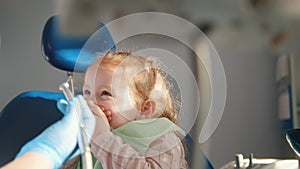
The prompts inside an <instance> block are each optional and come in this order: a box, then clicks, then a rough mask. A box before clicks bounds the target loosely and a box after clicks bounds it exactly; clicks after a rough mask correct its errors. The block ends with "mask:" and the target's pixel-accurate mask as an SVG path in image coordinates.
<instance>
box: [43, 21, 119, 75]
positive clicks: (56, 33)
mask: <svg viewBox="0 0 300 169" xmlns="http://www.w3.org/2000/svg"><path fill="white" fill-rule="evenodd" d="M59 19H60V18H59V15H55V16H52V17H50V18H49V19H48V20H47V22H46V24H45V27H44V30H43V34H42V51H43V54H44V57H45V59H46V60H47V61H48V62H49V63H50V64H51V65H53V66H54V67H56V68H58V69H61V70H64V71H68V72H85V70H86V68H87V67H88V66H89V65H90V64H91V63H92V62H94V61H95V59H96V58H95V51H83V50H82V48H83V47H84V45H85V43H86V42H87V40H88V39H89V38H90V37H91V35H92V34H91V35H67V34H63V33H62V32H61V31H60V25H59ZM99 31H100V32H99ZM114 49H115V45H114V42H113V39H112V37H111V35H110V33H109V30H108V29H107V28H106V27H105V25H104V24H103V23H101V22H99V25H98V31H97V52H105V51H108V50H114ZM79 54H80V58H79Z"/></svg>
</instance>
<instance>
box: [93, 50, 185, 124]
mask: <svg viewBox="0 0 300 169" xmlns="http://www.w3.org/2000/svg"><path fill="white" fill-rule="evenodd" d="M98 62H99V63H98V64H100V65H101V66H105V67H107V68H111V67H118V68H120V67H121V68H122V70H123V71H124V73H125V75H130V74H131V75H133V78H131V79H130V82H129V89H130V94H131V96H132V97H133V102H134V104H135V106H136V108H137V109H138V110H139V111H140V110H141V109H142V104H143V103H144V102H145V101H146V100H151V101H154V102H155V104H156V108H155V109H156V110H155V112H154V113H155V114H156V115H157V116H158V117H166V118H168V119H169V120H171V121H172V122H174V123H175V122H176V121H177V110H178V109H177V107H178V106H179V104H178V102H177V101H176V100H175V99H174V98H172V96H171V93H170V90H169V88H170V86H169V82H168V81H167V80H166V77H165V76H164V74H163V73H164V72H162V71H161V70H160V69H159V68H157V67H156V66H158V65H156V64H155V61H154V60H153V58H145V57H143V56H139V55H133V54H132V53H130V52H108V53H106V54H105V55H104V56H102V57H101V59H100V60H99V61H98ZM124 78H125V76H124Z"/></svg>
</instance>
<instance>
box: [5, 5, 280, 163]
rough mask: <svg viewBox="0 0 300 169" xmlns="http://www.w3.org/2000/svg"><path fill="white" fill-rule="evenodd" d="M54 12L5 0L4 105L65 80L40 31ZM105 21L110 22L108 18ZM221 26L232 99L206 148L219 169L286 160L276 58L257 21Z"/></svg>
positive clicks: (218, 42) (218, 39)
mask: <svg viewBox="0 0 300 169" xmlns="http://www.w3.org/2000/svg"><path fill="white" fill-rule="evenodd" d="M205 4H208V2H207V3H204V4H203V6H201V4H196V5H187V6H185V7H186V9H190V10H194V11H195V12H194V14H197V15H201V14H202V13H201V12H199V9H195V8H197V7H199V8H201V7H203V11H202V12H205V11H208V10H204V9H205ZM197 5H198V6H197ZM223 5H224V4H223ZM103 6H104V5H103ZM128 6H129V5H128ZM192 6H193V7H192ZM216 6H219V8H220V7H222V4H221V5H220V4H216ZM209 7H213V6H211V5H208V6H206V8H209ZM136 8H138V7H136ZM106 11H109V8H106ZM200 11H201V10H200ZM197 12H198V13H197ZM54 13H55V10H54V5H53V2H51V1H38V0H27V1H20V0H2V1H1V2H0V30H1V44H0V45H1V51H0V54H1V55H0V78H1V85H0V86H1V88H0V94H1V98H0V109H2V108H3V107H4V106H5V105H6V104H7V103H8V102H9V101H10V100H11V99H12V98H13V97H15V96H16V95H18V94H19V93H21V92H24V91H27V90H46V91H58V85H59V84H61V83H62V82H63V81H65V80H66V73H65V72H62V71H60V70H58V69H56V68H54V67H52V66H51V65H49V63H47V61H45V60H44V58H43V56H42V52H41V44H40V42H41V31H42V29H43V26H44V23H45V21H46V20H47V19H48V17H50V16H52V15H53V14H54ZM203 15H205V13H203ZM103 20H104V21H105V22H107V21H109V17H106V18H104V19H103ZM220 22H222V21H220ZM219 24H220V25H222V24H223V26H222V27H221V28H219V29H218V30H217V31H216V32H215V33H214V34H212V36H211V37H210V39H211V41H212V43H213V44H214V45H215V47H216V49H217V52H218V53H219V55H220V58H221V60H222V62H223V66H224V69H225V74H226V79H227V99H226V105H225V109H224V113H223V117H222V119H221V121H220V124H219V126H218V128H217V129H216V131H215V133H214V134H213V135H212V137H211V138H210V139H209V140H208V141H207V142H206V143H205V144H203V145H201V146H203V149H204V152H205V154H206V155H207V157H208V158H209V160H210V161H211V162H212V164H213V165H214V166H215V168H220V167H221V166H222V165H224V164H226V163H227V162H229V161H232V160H234V155H235V154H237V153H244V154H245V155H247V154H248V153H253V154H254V157H261V158H283V157H284V155H283V154H284V153H283V150H282V147H283V146H284V145H285V144H286V143H285V140H284V139H283V137H282V135H281V133H280V126H279V122H278V119H277V89H276V85H275V69H276V67H275V66H276V56H275V55H274V54H273V53H272V52H271V51H270V50H269V49H268V47H267V45H266V41H265V40H264V36H263V35H264V34H263V32H260V31H259V30H257V29H258V28H257V27H256V26H255V25H252V24H251V23H245V24H244V25H243V26H242V27H239V28H233V27H231V26H230V24H224V23H219Z"/></svg>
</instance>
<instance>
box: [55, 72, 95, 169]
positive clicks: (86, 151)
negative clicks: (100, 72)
mask: <svg viewBox="0 0 300 169" xmlns="http://www.w3.org/2000/svg"><path fill="white" fill-rule="evenodd" d="M69 80H71V85H72V86H73V83H72V76H69V79H68V80H67V82H64V83H62V84H61V85H59V90H61V91H62V92H63V93H64V95H65V97H66V99H67V100H71V99H72V98H73V97H74V93H73V92H72V91H71V90H70V89H69V83H68V82H69ZM75 111H76V115H77V117H78V120H79V127H80V137H79V140H78V143H82V145H83V150H82V151H83V152H82V155H81V159H82V167H83V169H93V161H92V154H91V148H90V146H89V142H88V139H87V133H86V132H85V130H84V127H85V126H84V124H83V121H82V118H81V113H84V112H81V110H78V109H75Z"/></svg>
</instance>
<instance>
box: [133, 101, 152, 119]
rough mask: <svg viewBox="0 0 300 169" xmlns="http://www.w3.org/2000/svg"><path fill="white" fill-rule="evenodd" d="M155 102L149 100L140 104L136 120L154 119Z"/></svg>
mask: <svg viewBox="0 0 300 169" xmlns="http://www.w3.org/2000/svg"><path fill="white" fill-rule="evenodd" d="M155 106H156V105H155V102H154V101H151V100H146V101H144V103H143V104H142V107H141V112H140V113H139V114H138V115H137V118H136V119H137V120H143V119H149V118H154V112H155Z"/></svg>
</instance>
